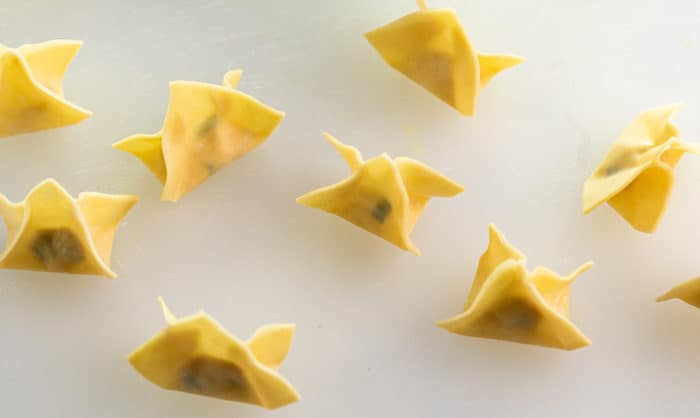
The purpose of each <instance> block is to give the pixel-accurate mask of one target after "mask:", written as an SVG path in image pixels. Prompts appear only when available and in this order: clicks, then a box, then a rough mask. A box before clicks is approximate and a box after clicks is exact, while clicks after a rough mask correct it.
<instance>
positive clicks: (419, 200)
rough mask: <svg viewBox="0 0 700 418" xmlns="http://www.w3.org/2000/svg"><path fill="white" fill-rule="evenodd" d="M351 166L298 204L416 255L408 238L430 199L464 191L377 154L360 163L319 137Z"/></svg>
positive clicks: (417, 166) (356, 155) (409, 163)
mask: <svg viewBox="0 0 700 418" xmlns="http://www.w3.org/2000/svg"><path fill="white" fill-rule="evenodd" d="M324 136H325V138H326V139H327V140H328V142H330V143H331V144H332V145H333V146H334V147H335V148H336V150H338V152H339V153H340V154H341V155H342V156H343V158H344V159H345V161H346V162H347V164H348V165H349V166H350V169H351V171H352V175H351V176H350V177H349V178H347V179H346V180H343V181H341V182H339V183H336V184H334V185H331V186H326V187H323V188H321V189H318V190H315V191H312V192H310V193H307V194H305V195H303V196H301V197H299V198H298V199H297V202H298V203H300V204H302V205H306V206H310V207H313V208H317V209H321V210H325V211H326V212H330V213H332V214H335V215H338V216H340V217H342V218H344V219H345V220H347V221H349V222H352V223H353V224H355V225H357V226H359V227H360V228H363V229H365V230H367V231H369V232H371V233H373V234H375V235H378V236H380V237H381V238H384V239H385V240H387V241H389V242H391V243H392V244H394V245H396V246H398V247H399V248H401V249H404V250H407V251H410V252H412V253H414V254H419V251H418V249H417V248H416V247H415V246H414V245H413V243H412V242H411V239H410V237H409V235H410V233H411V231H413V227H414V226H415V224H416V221H417V220H418V217H419V216H420V214H421V213H422V212H423V209H424V208H425V205H426V204H427V203H428V200H430V198H431V197H435V196H440V197H450V196H455V195H457V194H459V193H461V192H462V191H463V190H464V188H463V187H462V186H460V185H459V184H457V183H455V182H454V181H452V180H450V179H448V178H447V177H445V176H443V175H442V174H440V173H438V172H437V171H435V170H433V169H432V168H430V167H428V166H426V165H425V164H423V163H420V162H418V161H415V160H412V159H409V158H403V157H399V158H395V159H391V158H389V156H388V155H386V154H382V155H380V156H378V157H374V158H372V159H370V160H367V161H363V160H362V156H361V155H360V152H359V151H358V150H357V149H356V148H354V147H351V146H348V145H345V144H343V143H341V142H340V141H338V140H337V139H335V138H333V137H332V136H330V135H329V134H324Z"/></svg>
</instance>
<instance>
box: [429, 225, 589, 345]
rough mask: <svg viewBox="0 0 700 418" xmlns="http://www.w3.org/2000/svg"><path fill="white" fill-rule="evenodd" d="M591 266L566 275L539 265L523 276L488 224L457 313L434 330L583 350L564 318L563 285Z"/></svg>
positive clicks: (582, 340) (514, 255) (520, 259)
mask: <svg viewBox="0 0 700 418" xmlns="http://www.w3.org/2000/svg"><path fill="white" fill-rule="evenodd" d="M591 265H592V264H591V263H586V264H584V265H583V266H581V267H579V268H578V269H577V270H576V271H574V272H573V273H571V274H570V275H569V276H567V277H561V276H559V275H558V274H557V273H554V272H553V271H551V270H548V269H546V268H544V267H537V268H535V270H534V271H532V272H528V271H527V270H526V268H525V256H523V255H522V254H521V253H520V251H518V250H517V249H515V248H514V247H513V246H511V245H510V244H509V243H508V242H507V241H506V240H505V238H504V237H503V235H502V234H501V233H500V231H498V229H496V227H495V226H494V225H491V226H490V227H489V246H488V249H487V250H486V252H485V253H484V254H483V255H482V256H481V259H480V260H479V266H478V268H477V270H476V275H475V277H474V282H473V283H472V289H471V291H470V293H469V296H468V298H467V302H466V304H465V306H464V309H463V311H462V312H461V313H459V314H458V315H456V316H455V317H453V318H451V319H448V320H445V321H442V322H439V323H438V326H440V327H443V328H445V329H446V330H448V331H450V332H454V333H456V334H461V335H466V336H470V337H480V338H492V339H499V340H506V341H512V342H517V343H523V344H533V345H540V346H544V347H552V348H560V349H564V350H574V349H577V348H581V347H584V346H587V345H589V344H590V343H591V342H590V341H589V340H588V338H586V337H585V336H584V335H583V334H582V333H581V331H579V330H578V328H576V326H575V325H574V324H573V323H572V322H571V321H570V320H569V287H570V286H571V284H572V283H573V281H574V279H576V277H577V276H578V275H579V274H581V273H582V272H584V271H586V270H587V269H588V268H590V267H591Z"/></svg>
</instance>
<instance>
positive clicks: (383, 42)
mask: <svg viewBox="0 0 700 418" xmlns="http://www.w3.org/2000/svg"><path fill="white" fill-rule="evenodd" d="M418 3H419V8H420V10H418V11H417V12H414V13H411V14H409V15H406V16H404V17H402V18H400V19H398V20H395V21H393V22H391V23H389V24H387V25H385V26H382V27H380V28H377V29H375V30H373V31H371V32H368V33H367V34H365V36H366V38H367V40H369V42H370V43H371V44H372V46H374V48H375V49H376V50H377V51H378V52H379V54H380V55H381V56H382V58H383V59H384V61H386V63H387V64H389V65H390V66H391V67H393V68H394V69H396V70H397V71H399V72H401V73H402V74H404V75H405V76H407V77H408V78H410V79H411V80H413V81H415V82H416V83H418V84H420V85H421V86H423V87H424V88H425V89H427V90H428V91H430V92H431V93H433V94H434V95H435V96H437V97H438V98H439V99H441V100H442V101H444V102H445V103H447V104H449V105H450V106H452V107H453V108H455V109H457V110H458V111H459V112H460V113H462V114H463V115H467V116H471V115H473V114H474V113H475V110H476V100H477V97H478V95H479V91H480V90H481V89H482V88H483V87H485V86H486V84H488V82H489V81H490V80H491V79H492V78H493V76H495V75H496V74H498V73H499V72H501V71H503V70H505V69H507V68H510V67H513V66H515V65H517V64H520V63H521V62H523V61H524V58H521V57H517V56H514V55H503V54H501V55H495V54H480V53H477V52H476V51H475V50H474V48H473V47H472V45H471V42H470V41H469V38H468V37H467V34H466V33H465V31H464V29H463V28H462V25H461V23H460V22H459V18H458V17H457V15H456V13H455V11H454V10H452V9H428V8H427V7H426V6H425V3H424V2H423V1H419V2H418Z"/></svg>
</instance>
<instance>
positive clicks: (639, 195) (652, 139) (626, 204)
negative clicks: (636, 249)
mask: <svg viewBox="0 0 700 418" xmlns="http://www.w3.org/2000/svg"><path fill="white" fill-rule="evenodd" d="M679 108H680V105H670V106H665V107H660V108H658V109H654V110H651V111H648V112H645V113H642V114H641V115H640V116H639V117H638V118H637V119H636V120H635V121H634V122H632V124H631V125H629V126H628V127H627V128H626V129H625V131H624V132H623V133H622V135H621V136H620V137H619V138H618V139H617V140H616V141H615V142H614V143H613V146H612V148H611V149H610V151H608V154H607V155H606V156H605V159H604V160H603V162H602V163H601V164H600V165H599V166H598V168H596V170H595V172H594V173H593V174H592V175H591V177H589V178H588V180H586V182H585V183H584V185H583V213H586V214H587V213H589V212H591V211H592V210H593V209H595V208H596V207H598V206H599V205H601V204H602V203H604V202H607V203H608V204H609V205H610V206H612V207H613V209H615V210H616V211H617V212H618V213H619V214H620V215H622V217H623V218H625V219H626V220H627V222H629V224H630V225H632V227H633V228H634V229H637V230H639V231H642V232H648V233H651V232H654V231H655V230H656V227H657V226H658V225H659V221H660V220H661V217H662V216H663V213H664V211H665V210H666V205H667V202H668V198H669V196H670V195H671V189H672V188H673V181H674V174H673V169H674V168H675V167H676V164H678V161H679V160H680V159H681V157H682V156H683V154H684V153H686V152H692V153H694V154H700V146H698V145H697V144H692V143H689V142H683V141H680V140H679V139H677V136H678V134H679V132H678V129H677V128H676V127H675V125H674V124H673V123H672V122H671V120H670V119H671V116H672V115H673V113H674V112H676V110H678V109H679Z"/></svg>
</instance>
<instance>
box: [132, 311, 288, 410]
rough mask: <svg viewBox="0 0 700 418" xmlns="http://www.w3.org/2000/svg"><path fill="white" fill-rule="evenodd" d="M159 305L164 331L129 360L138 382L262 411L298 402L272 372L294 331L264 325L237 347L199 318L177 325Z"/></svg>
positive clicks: (283, 326)
mask: <svg viewBox="0 0 700 418" xmlns="http://www.w3.org/2000/svg"><path fill="white" fill-rule="evenodd" d="M160 302H161V305H162V308H163V313H164V314H165V318H166V321H167V322H168V326H167V327H166V328H165V329H164V330H163V331H161V332H159V333H158V334H156V335H155V336H154V337H153V338H151V339H150V340H149V341H147V342H146V343H145V344H144V345H143V346H141V347H140V348H138V349H137V350H136V351H134V352H133V353H132V354H131V355H130V356H129V362H130V363H131V365H132V366H134V368H135V369H136V370H137V371H138V372H139V373H141V375H143V377H145V378H146V379H148V380H149V381H151V382H152V383H154V384H156V385H158V386H160V387H162V388H164V389H169V390H175V391H181V392H188V393H193V394H196V395H203V396H211V397H214V398H219V399H225V400H229V401H237V402H244V403H250V404H255V405H259V406H262V407H265V408H267V409H276V408H280V407H282V406H285V405H287V404H289V403H292V402H296V401H298V400H299V394H298V393H297V392H296V391H295V390H294V388H293V387H292V386H291V385H290V384H289V383H288V382H287V381H286V380H285V379H284V378H283V377H282V376H281V375H280V374H279V373H278V372H277V368H279V367H280V365H281V364H282V362H283V361H284V359H285V357H286V356H287V352H288V351H289V348H290V346H291V343H292V336H293V335H294V325H290V324H277V325H267V326H264V327H262V328H260V329H258V331H257V332H256V333H255V335H253V337H252V338H251V339H250V340H248V341H247V342H243V341H240V340H238V339H237V338H236V337H234V336H233V335H231V334H229V333H228V332H227V331H226V330H225V329H224V328H223V327H222V326H221V325H219V324H218V323H217V322H216V321H215V320H214V319H212V318H211V317H210V316H209V315H207V314H206V313H204V312H199V313H197V314H195V315H192V316H188V317H184V318H179V319H178V318H175V316H174V315H173V314H172V313H171V312H170V310H168V308H167V307H166V306H165V303H164V302H163V300H162V299H160Z"/></svg>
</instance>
